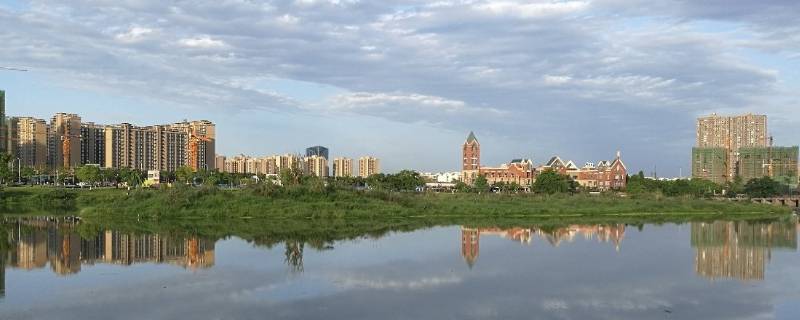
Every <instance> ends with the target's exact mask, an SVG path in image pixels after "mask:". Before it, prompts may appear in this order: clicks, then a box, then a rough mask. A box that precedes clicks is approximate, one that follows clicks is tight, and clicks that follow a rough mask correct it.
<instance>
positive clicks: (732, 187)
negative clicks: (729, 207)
mask: <svg viewBox="0 0 800 320" xmlns="http://www.w3.org/2000/svg"><path fill="white" fill-rule="evenodd" d="M725 192H726V195H727V196H728V197H731V198H733V197H736V195H738V194H740V193H744V182H743V181H742V177H741V176H739V175H736V177H734V178H733V181H728V182H726V183H725Z"/></svg>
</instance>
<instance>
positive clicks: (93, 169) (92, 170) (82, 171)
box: [75, 166, 102, 186]
mask: <svg viewBox="0 0 800 320" xmlns="http://www.w3.org/2000/svg"><path fill="white" fill-rule="evenodd" d="M75 176H76V177H77V178H78V180H80V181H83V182H85V183H88V184H90V185H92V186H94V185H96V184H97V182H99V181H100V179H101V178H102V174H101V172H100V167H98V166H82V167H79V168H78V169H77V170H75Z"/></svg>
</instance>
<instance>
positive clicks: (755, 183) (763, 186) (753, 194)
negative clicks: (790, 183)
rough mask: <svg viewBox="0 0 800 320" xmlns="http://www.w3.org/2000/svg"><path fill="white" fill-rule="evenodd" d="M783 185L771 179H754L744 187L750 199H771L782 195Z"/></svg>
mask: <svg viewBox="0 0 800 320" xmlns="http://www.w3.org/2000/svg"><path fill="white" fill-rule="evenodd" d="M780 190H781V184H780V183H779V182H778V181H775V180H772V178H770V177H763V178H756V179H752V180H750V181H748V182H747V184H745V185H744V193H745V194H747V195H748V196H749V197H750V198H769V197H774V196H777V195H779V194H780Z"/></svg>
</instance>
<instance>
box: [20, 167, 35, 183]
mask: <svg viewBox="0 0 800 320" xmlns="http://www.w3.org/2000/svg"><path fill="white" fill-rule="evenodd" d="M35 175H36V170H35V169H33V168H31V167H23V168H22V178H23V179H25V181H27V182H28V183H30V182H31V180H33V176H35Z"/></svg>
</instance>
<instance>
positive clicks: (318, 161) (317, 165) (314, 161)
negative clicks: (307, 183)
mask: <svg viewBox="0 0 800 320" xmlns="http://www.w3.org/2000/svg"><path fill="white" fill-rule="evenodd" d="M304 160H305V165H306V170H305V173H306V174H308V175H313V176H317V177H320V178H326V177H328V159H327V158H325V157H323V156H310V157H306V158H305V159H304Z"/></svg>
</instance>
